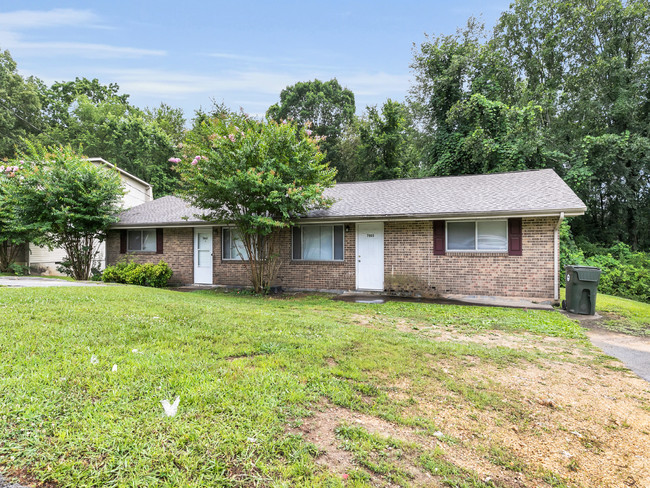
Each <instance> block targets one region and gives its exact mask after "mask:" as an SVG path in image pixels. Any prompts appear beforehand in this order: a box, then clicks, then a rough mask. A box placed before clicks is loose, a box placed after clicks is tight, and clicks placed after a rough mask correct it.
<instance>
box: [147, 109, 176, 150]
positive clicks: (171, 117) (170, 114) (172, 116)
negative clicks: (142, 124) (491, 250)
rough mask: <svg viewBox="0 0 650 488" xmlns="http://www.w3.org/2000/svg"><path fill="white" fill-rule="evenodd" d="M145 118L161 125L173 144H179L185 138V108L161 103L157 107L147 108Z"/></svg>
mask: <svg viewBox="0 0 650 488" xmlns="http://www.w3.org/2000/svg"><path fill="white" fill-rule="evenodd" d="M143 117H144V119H145V120H146V121H147V122H149V123H152V124H155V125H157V126H158V127H160V128H161V129H162V130H163V131H164V132H165V134H167V135H168V136H169V139H170V140H171V141H172V144H175V145H178V144H181V143H182V142H183V139H184V138H185V116H184V115H183V109H181V108H173V107H170V106H169V105H167V104H166V103H161V104H160V105H159V106H158V107H155V108H145V109H144V113H143Z"/></svg>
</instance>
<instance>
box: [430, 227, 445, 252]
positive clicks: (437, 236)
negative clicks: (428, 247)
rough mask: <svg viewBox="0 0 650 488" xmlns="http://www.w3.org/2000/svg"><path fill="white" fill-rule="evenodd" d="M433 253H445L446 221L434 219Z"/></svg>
mask: <svg viewBox="0 0 650 488" xmlns="http://www.w3.org/2000/svg"><path fill="white" fill-rule="evenodd" d="M433 254H435V255H438V256H441V255H443V254H445V221H444V220H434V221H433Z"/></svg>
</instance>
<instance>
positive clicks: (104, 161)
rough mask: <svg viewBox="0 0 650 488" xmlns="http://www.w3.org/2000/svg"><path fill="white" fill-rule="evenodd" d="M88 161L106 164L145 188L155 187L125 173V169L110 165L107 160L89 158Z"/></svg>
mask: <svg viewBox="0 0 650 488" xmlns="http://www.w3.org/2000/svg"><path fill="white" fill-rule="evenodd" d="M88 161H90V162H91V163H95V162H98V163H102V164H105V165H106V166H108V167H109V168H111V169H115V170H117V171H119V172H120V173H121V174H123V175H124V176H128V177H129V178H131V179H133V180H135V181H137V182H138V183H142V184H143V185H145V186H147V187H149V188H153V186H152V185H151V183H147V182H146V181H144V180H141V179H140V178H138V177H137V176H133V175H132V174H131V173H129V172H128V171H124V170H123V169H121V168H118V167H117V166H115V165H114V164H112V163H109V162H108V161H106V160H105V159H102V158H88Z"/></svg>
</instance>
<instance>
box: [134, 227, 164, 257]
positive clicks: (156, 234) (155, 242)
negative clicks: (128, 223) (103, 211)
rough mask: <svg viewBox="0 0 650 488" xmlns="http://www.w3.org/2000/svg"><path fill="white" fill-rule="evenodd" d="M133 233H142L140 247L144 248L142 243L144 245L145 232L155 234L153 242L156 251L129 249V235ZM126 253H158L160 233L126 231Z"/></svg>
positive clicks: (149, 230) (153, 230) (145, 230)
mask: <svg viewBox="0 0 650 488" xmlns="http://www.w3.org/2000/svg"><path fill="white" fill-rule="evenodd" d="M131 232H139V233H140V247H142V243H144V234H143V233H144V232H153V235H154V237H153V242H154V250H153V251H147V250H144V249H142V248H140V249H131V248H130V247H129V242H130V239H129V234H130V233H131ZM126 252H158V231H157V230H156V229H128V230H127V231H126Z"/></svg>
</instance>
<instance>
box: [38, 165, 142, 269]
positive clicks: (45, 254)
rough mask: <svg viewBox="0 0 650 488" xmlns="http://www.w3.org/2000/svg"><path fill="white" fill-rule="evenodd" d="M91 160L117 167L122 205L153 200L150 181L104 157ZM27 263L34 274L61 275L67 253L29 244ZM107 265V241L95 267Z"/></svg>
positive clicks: (100, 251) (102, 267) (100, 249)
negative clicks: (121, 187) (122, 193)
mask: <svg viewBox="0 0 650 488" xmlns="http://www.w3.org/2000/svg"><path fill="white" fill-rule="evenodd" d="M89 161H90V162H92V163H93V164H95V165H97V166H105V167H108V168H111V169H117V171H118V173H119V175H120V179H121V180H122V186H123V187H124V192H125V194H124V197H123V200H122V207H123V208H124V209H129V208H131V207H135V206H136V205H140V204H142V203H145V202H149V201H151V200H153V190H152V187H151V185H150V184H149V183H147V182H145V181H142V180H141V179H140V178H136V177H135V176H133V175H132V174H130V173H127V172H126V171H124V170H122V169H120V168H117V167H116V166H115V165H113V164H111V163H109V162H108V161H105V160H103V159H102V158H89ZM25 258H26V263H25V264H27V265H28V266H29V268H30V272H31V273H32V274H43V275H60V274H61V273H59V272H58V271H57V269H56V268H57V265H58V264H59V263H61V262H62V261H64V260H65V258H66V253H65V251H64V250H63V249H53V250H51V251H50V250H49V249H48V248H47V247H39V246H37V245H35V244H31V243H30V244H29V252H27V253H26V254H25ZM105 266H106V243H105V242H104V243H101V244H99V254H98V255H97V258H96V260H95V265H94V267H96V268H99V269H104V267H105Z"/></svg>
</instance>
